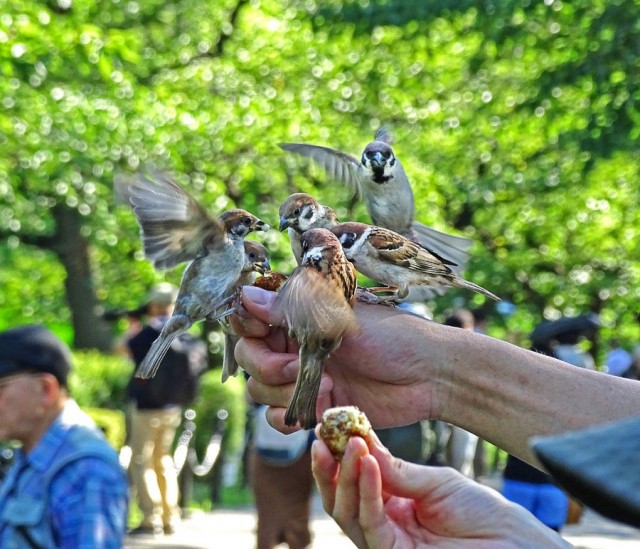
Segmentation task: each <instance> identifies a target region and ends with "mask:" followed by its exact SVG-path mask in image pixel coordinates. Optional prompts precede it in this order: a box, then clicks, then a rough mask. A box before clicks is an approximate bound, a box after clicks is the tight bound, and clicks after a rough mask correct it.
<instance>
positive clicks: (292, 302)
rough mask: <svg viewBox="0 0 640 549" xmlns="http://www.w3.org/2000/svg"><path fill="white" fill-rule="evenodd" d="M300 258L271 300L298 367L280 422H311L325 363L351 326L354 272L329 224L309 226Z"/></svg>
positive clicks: (306, 424) (308, 426)
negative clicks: (294, 348)
mask: <svg viewBox="0 0 640 549" xmlns="http://www.w3.org/2000/svg"><path fill="white" fill-rule="evenodd" d="M300 245H301V248H302V261H301V263H300V265H298V266H297V267H296V268H295V269H294V271H293V273H292V274H291V276H290V277H289V279H288V280H287V281H286V282H285V284H284V286H283V287H282V289H281V290H280V292H279V293H278V296H277V298H276V301H275V309H274V310H275V312H276V313H277V314H278V313H279V314H280V315H281V316H282V318H284V322H285V325H286V326H287V327H288V329H289V335H290V336H291V337H295V339H296V340H297V341H298V344H299V345H300V350H299V361H300V369H299V371H298V377H297V379H296V385H295V389H294V392H293V396H292V397H291V401H290V402H289V405H288V407H287V411H286V414H285V424H286V425H295V424H296V423H297V422H298V421H299V422H300V425H301V426H302V428H303V429H311V428H313V427H314V426H315V424H316V403H317V400H318V390H319V388H320V379H321V377H322V372H323V370H324V364H325V361H326V360H327V357H328V356H329V354H330V353H332V352H333V351H335V350H336V349H337V348H338V347H339V345H340V343H341V342H342V338H343V336H344V334H345V333H346V332H347V331H349V330H353V329H355V327H356V326H357V322H356V319H355V315H354V312H353V304H354V302H355V295H356V271H355V269H354V267H353V265H352V264H351V263H350V262H349V261H348V260H347V258H346V257H345V255H344V253H343V252H342V248H341V246H340V242H338V239H337V238H336V237H335V236H334V235H333V234H332V233H331V232H330V231H329V230H328V229H310V230H308V231H306V232H305V233H303V234H302V238H301V239H300Z"/></svg>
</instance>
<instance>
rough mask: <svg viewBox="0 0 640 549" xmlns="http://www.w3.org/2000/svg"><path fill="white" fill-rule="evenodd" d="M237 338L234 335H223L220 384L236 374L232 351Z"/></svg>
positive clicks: (234, 358)
mask: <svg viewBox="0 0 640 549" xmlns="http://www.w3.org/2000/svg"><path fill="white" fill-rule="evenodd" d="M237 342H238V337H237V336H235V335H234V334H231V333H227V332H225V334H224V353H223V355H222V383H224V382H225V381H227V379H229V378H230V377H232V376H235V375H237V373H238V363H237V362H236V357H235V354H234V351H235V349H236V343H237Z"/></svg>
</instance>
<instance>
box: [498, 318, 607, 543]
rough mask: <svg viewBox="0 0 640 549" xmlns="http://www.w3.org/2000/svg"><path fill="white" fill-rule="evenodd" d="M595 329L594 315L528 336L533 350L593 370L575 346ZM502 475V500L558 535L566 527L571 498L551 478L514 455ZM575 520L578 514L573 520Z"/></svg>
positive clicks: (549, 325) (550, 324)
mask: <svg viewBox="0 0 640 549" xmlns="http://www.w3.org/2000/svg"><path fill="white" fill-rule="evenodd" d="M598 327H599V319H597V317H595V316H593V315H583V316H580V317H575V318H570V317H563V318H561V319H559V320H557V321H554V322H548V323H543V324H541V325H539V326H538V327H537V328H536V329H535V330H534V331H533V333H532V334H531V341H532V350H534V351H537V352H539V353H542V354H546V355H549V356H554V357H555V358H558V359H560V360H562V361H564V362H567V363H569V364H573V365H574V366H578V367H580V368H586V369H588V370H594V369H595V361H594V360H593V357H592V356H591V355H590V354H589V353H587V352H584V351H581V350H580V349H579V348H578V346H577V344H578V342H579V341H580V340H581V339H582V338H583V337H587V336H590V335H593V334H594V333H595V330H597V329H598ZM502 476H503V487H502V495H503V496H504V497H506V498H507V499H508V500H510V501H513V502H514V503H518V504H520V505H522V506H523V507H524V508H525V509H527V510H528V511H530V512H531V513H532V514H533V515H534V516H535V517H536V518H537V519H538V520H539V521H540V522H542V523H543V524H545V525H546V526H548V527H549V528H551V529H553V530H556V531H558V532H559V531H560V529H561V528H562V527H563V526H564V525H565V524H566V522H567V517H568V513H569V506H570V499H569V496H568V495H567V493H566V492H565V491H564V490H562V489H561V488H560V487H559V486H558V485H557V483H556V482H555V481H554V480H553V478H552V477H551V476H549V475H548V474H546V473H543V472H542V471H541V470H539V469H537V468H535V467H533V466H531V465H529V464H528V463H526V462H524V461H522V460H520V459H518V458H516V457H515V456H513V455H508V456H507V463H506V466H505V469H504V471H503V473H502ZM578 519H579V514H578V517H576V518H575V519H574V520H578Z"/></svg>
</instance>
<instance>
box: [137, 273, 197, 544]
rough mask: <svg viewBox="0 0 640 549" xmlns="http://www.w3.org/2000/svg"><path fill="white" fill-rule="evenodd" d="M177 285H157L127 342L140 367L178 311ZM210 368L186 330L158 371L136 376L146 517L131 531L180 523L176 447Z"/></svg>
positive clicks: (167, 529)
mask: <svg viewBox="0 0 640 549" xmlns="http://www.w3.org/2000/svg"><path fill="white" fill-rule="evenodd" d="M177 295H178V288H176V287H175V286H173V285H172V284H168V283H161V284H158V285H156V286H154V287H153V288H152V289H151V291H150V292H149V295H148V296H147V300H146V311H147V315H148V319H147V322H146V324H145V325H144V327H143V328H142V329H141V330H140V331H139V332H138V333H137V334H135V335H134V336H133V337H132V338H131V339H129V340H128V341H127V342H126V345H127V348H128V350H129V354H130V356H131V358H132V359H133V361H134V362H135V365H136V369H137V367H138V366H139V365H140V364H141V363H142V361H143V360H144V358H145V356H146V355H147V353H148V351H149V349H150V348H151V345H152V344H153V342H154V341H155V340H156V338H157V337H158V336H159V335H160V331H161V330H162V327H163V326H164V324H165V323H166V322H167V321H168V320H169V318H170V317H171V314H172V312H173V308H174V305H175V300H176V297H177ZM206 368H207V348H206V345H205V344H204V342H203V341H202V340H200V339H198V338H196V337H194V336H192V335H190V334H183V335H182V336H180V337H179V338H177V339H176V340H175V341H174V342H173V343H172V345H171V348H170V349H169V351H168V352H167V354H166V355H165V357H164V358H163V359H162V362H161V364H160V368H159V369H158V372H157V373H156V375H155V376H154V377H152V378H150V379H140V378H137V377H135V371H134V375H132V377H131V380H130V382H129V387H128V397H129V399H130V406H129V426H130V432H129V433H128V436H129V445H130V446H131V465H130V476H131V481H132V483H133V487H134V489H135V493H136V497H137V501H138V506H139V507H140V511H142V521H141V522H140V524H139V525H138V526H137V527H136V528H134V529H132V530H131V531H130V532H129V535H133V536H139V535H153V536H159V535H163V534H167V535H170V534H172V533H174V532H175V529H176V527H177V526H178V524H179V523H180V520H181V517H180V508H179V487H178V475H177V471H176V467H175V464H174V461H173V456H172V448H173V442H174V439H175V435H176V431H177V429H178V427H179V426H180V423H181V420H182V411H183V406H185V405H186V404H188V403H190V402H191V401H192V400H193V399H194V398H195V396H196V393H197V382H198V379H199V376H200V375H201V374H202V373H203V372H204V371H205V370H206Z"/></svg>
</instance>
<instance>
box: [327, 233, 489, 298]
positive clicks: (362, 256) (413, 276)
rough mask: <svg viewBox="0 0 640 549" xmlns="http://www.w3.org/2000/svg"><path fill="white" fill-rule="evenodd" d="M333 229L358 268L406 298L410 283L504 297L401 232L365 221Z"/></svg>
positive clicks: (346, 253) (400, 296)
mask: <svg viewBox="0 0 640 549" xmlns="http://www.w3.org/2000/svg"><path fill="white" fill-rule="evenodd" d="M331 230H332V232H333V233H334V234H335V235H336V236H337V237H338V239H339V240H340V243H341V244H342V249H343V250H344V253H345V255H346V256H347V258H348V259H349V260H350V261H353V264H354V265H355V267H356V269H357V270H358V271H359V272H360V273H362V274H363V275H365V276H367V277H369V278H371V279H372V280H375V281H376V282H379V283H382V284H386V285H387V286H388V288H387V290H389V291H391V290H397V291H396V296H395V297H397V298H399V299H403V298H404V297H406V295H407V294H408V292H409V287H410V286H412V287H413V286H426V287H432V286H449V287H456V288H466V289H468V290H473V291H474V292H478V293H481V294H483V295H486V296H487V297H490V298H491V299H495V300H496V301H500V298H498V297H496V296H495V295H493V294H492V293H491V292H489V291H488V290H485V289H484V288H481V287H480V286H478V285H477V284H474V283H473V282H469V281H467V280H464V279H463V278H461V277H459V276H458V275H457V274H456V273H455V272H453V271H452V270H451V267H450V266H449V265H448V262H447V261H446V260H444V259H442V258H441V257H439V256H438V255H437V254H436V253H434V252H430V251H429V250H427V249H426V248H424V247H423V246H420V245H418V244H416V243H415V242H412V241H411V240H409V239H408V238H405V237H404V236H402V235H399V234H398V233H395V232H393V231H390V230H389V229H384V228H382V227H374V226H372V225H366V224H364V223H353V222H350V223H340V224H339V225H336V226H335V227H334V228H333V229H331Z"/></svg>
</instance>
